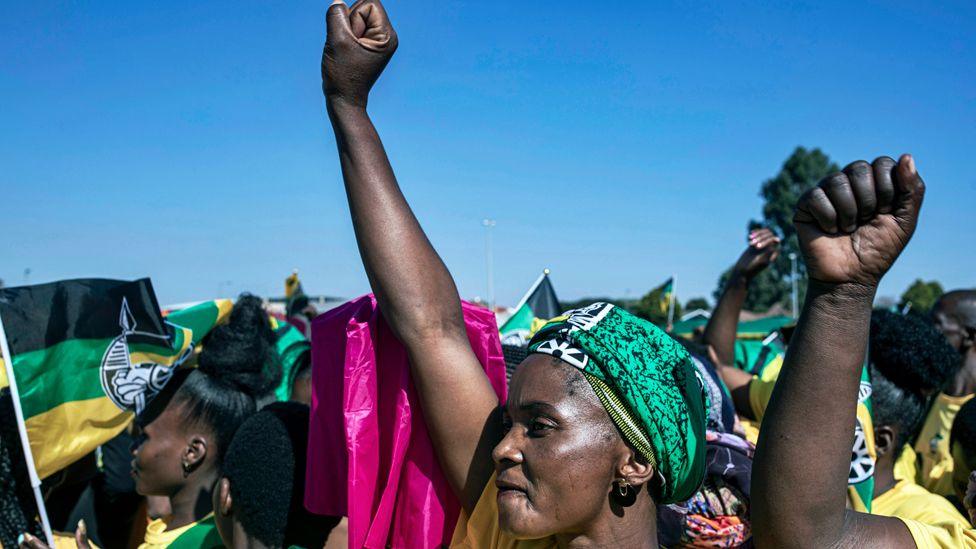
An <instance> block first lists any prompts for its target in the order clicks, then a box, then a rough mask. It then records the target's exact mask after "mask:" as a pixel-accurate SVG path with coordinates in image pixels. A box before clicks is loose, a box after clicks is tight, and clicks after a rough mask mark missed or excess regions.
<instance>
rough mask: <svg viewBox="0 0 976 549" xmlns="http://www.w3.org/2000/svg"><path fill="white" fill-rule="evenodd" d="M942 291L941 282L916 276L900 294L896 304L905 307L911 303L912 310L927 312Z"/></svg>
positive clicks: (943, 291)
mask: <svg viewBox="0 0 976 549" xmlns="http://www.w3.org/2000/svg"><path fill="white" fill-rule="evenodd" d="M944 293H945V290H943V289H942V284H939V282H938V281H937V280H930V281H928V282H925V281H924V280H922V279H921V278H917V279H915V282H912V285H911V286H909V287H908V289H907V290H905V293H903V294H901V301H899V302H898V306H899V307H905V306H906V305H908V304H911V306H912V310H913V311H916V312H919V313H928V312H929V311H931V310H932V306H933V305H935V302H936V301H938V299H939V298H940V297H941V296H942V294H944Z"/></svg>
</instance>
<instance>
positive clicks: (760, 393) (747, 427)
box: [739, 355, 783, 444]
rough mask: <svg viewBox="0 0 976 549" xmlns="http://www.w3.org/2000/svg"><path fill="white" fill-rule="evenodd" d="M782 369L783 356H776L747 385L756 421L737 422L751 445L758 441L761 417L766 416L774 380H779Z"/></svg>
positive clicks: (742, 419)
mask: <svg viewBox="0 0 976 549" xmlns="http://www.w3.org/2000/svg"><path fill="white" fill-rule="evenodd" d="M782 368H783V355H777V356H776V357H775V358H774V359H773V360H771V361H770V362H769V364H768V365H767V366H766V369H765V370H763V373H762V376H752V381H751V382H750V383H749V407H750V408H752V417H754V418H756V419H755V420H749V419H745V418H739V422H740V423H741V424H742V428H743V430H744V431H745V434H746V440H748V441H749V442H751V443H753V444H756V442H758V441H759V425H760V424H761V423H762V418H763V415H765V414H766V406H768V405H769V399H770V397H772V396H773V388H774V387H776V380H777V379H779V372H780V370H781V369H782Z"/></svg>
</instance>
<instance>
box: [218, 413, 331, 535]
mask: <svg viewBox="0 0 976 549" xmlns="http://www.w3.org/2000/svg"><path fill="white" fill-rule="evenodd" d="M308 425H309V408H308V406H306V405H304V404H300V403H297V402H275V403H273V404H269V405H268V406H266V407H264V408H263V409H262V410H261V411H259V412H257V413H256V414H254V415H253V416H251V417H250V418H248V419H247V420H246V421H245V422H244V423H243V424H242V425H241V427H240V429H238V431H237V434H236V435H235V436H234V440H233V441H232V442H231V444H230V447H229V448H228V450H227V455H226V457H225V458H224V469H223V472H222V474H223V476H224V477H226V478H227V479H229V480H230V492H231V497H232V500H233V502H234V503H233V506H234V516H235V518H236V519H237V521H238V522H240V524H241V526H242V527H243V528H244V531H245V532H246V533H247V534H248V535H249V536H252V537H254V538H256V539H258V540H260V541H261V542H262V543H264V544H265V545H268V546H270V547H287V546H291V545H297V546H300V547H322V546H323V545H324V544H325V540H326V538H327V537H328V535H329V532H331V531H332V528H333V527H335V525H336V524H337V523H338V522H339V518H338V517H325V516H321V515H314V514H312V513H310V512H308V511H307V510H305V505H304V494H305V455H306V450H307V447H308Z"/></svg>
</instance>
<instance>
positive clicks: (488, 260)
mask: <svg viewBox="0 0 976 549" xmlns="http://www.w3.org/2000/svg"><path fill="white" fill-rule="evenodd" d="M481 224H482V225H484V227H485V276H486V277H487V279H488V294H487V295H486V296H485V297H486V298H487V299H488V308H489V309H490V310H491V311H492V312H495V275H494V273H493V270H494V265H493V263H494V258H493V257H492V249H491V229H492V228H494V226H495V220H494V219H487V218H485V219H484V220H482V221H481Z"/></svg>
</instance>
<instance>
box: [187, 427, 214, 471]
mask: <svg viewBox="0 0 976 549" xmlns="http://www.w3.org/2000/svg"><path fill="white" fill-rule="evenodd" d="M208 451H209V443H208V442H207V438H206V437H204V436H203V435H198V434H195V435H190V437H189V438H188V439H187V441H186V448H184V449H183V456H182V457H183V473H184V475H189V474H190V473H192V472H193V471H195V470H196V469H197V468H198V467H200V466H201V465H203V462H204V461H206V459H207V452H208Z"/></svg>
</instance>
